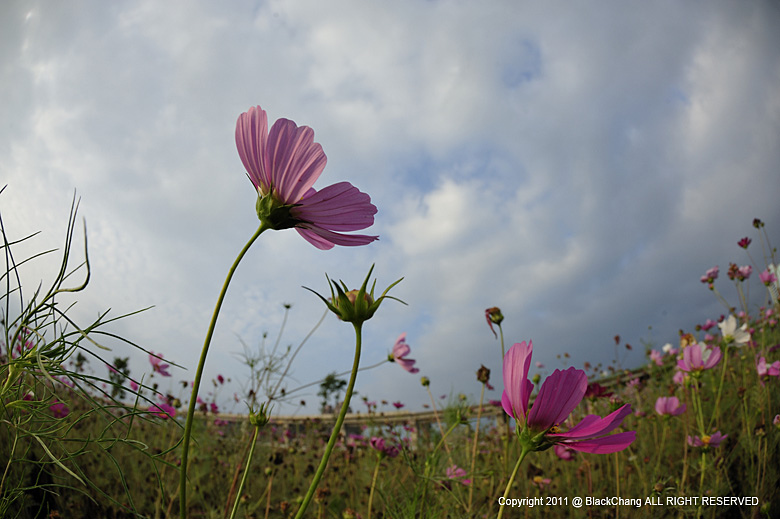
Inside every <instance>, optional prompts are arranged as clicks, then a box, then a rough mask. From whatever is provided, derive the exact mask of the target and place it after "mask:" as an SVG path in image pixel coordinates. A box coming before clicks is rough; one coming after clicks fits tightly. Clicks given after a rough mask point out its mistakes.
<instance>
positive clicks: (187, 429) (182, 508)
mask: <svg viewBox="0 0 780 519" xmlns="http://www.w3.org/2000/svg"><path fill="white" fill-rule="evenodd" d="M268 229H270V227H269V226H268V225H267V224H266V222H261V224H260V227H258V228H257V231H255V233H254V234H253V235H252V237H251V238H250V239H249V241H248V242H247V243H246V245H244V248H243V249H241V252H239V253H238V257H237V258H236V260H235V261H234V262H233V265H231V266H230V270H228V274H227V278H225V283H224V284H223V285H222V290H221V291H220V293H219V297H218V298H217V304H216V306H215V307H214V314H213V315H212V316H211V322H210V323H209V329H208V331H207V332H206V340H205V342H204V343H203V350H202V351H201V353H200V361H199V362H198V370H197V371H196V372H195V381H194V382H193V383H192V395H191V396H190V405H189V408H188V410H187V421H186V422H185V424H184V437H183V438H182V448H181V472H180V476H179V517H180V519H186V517H187V461H188V459H187V458H188V456H189V453H190V437H191V436H192V422H193V419H194V417H195V406H196V400H197V399H198V390H199V389H200V380H201V378H202V377H203V368H204V367H205V366H206V356H207V355H208V352H209V346H211V338H212V337H213V336H214V328H215V326H216V325H217V318H218V317H219V311H220V309H221V308H222V301H224V300H225V294H226V293H227V289H228V285H230V280H231V279H233V274H234V273H235V272H236V268H237V267H238V264H239V263H240V262H241V260H242V259H243V258H244V255H245V254H246V252H247V251H248V250H249V248H250V247H251V246H252V244H253V243H254V242H255V240H257V238H258V237H259V236H260V235H261V234H262V233H263V232H264V231H266V230H268Z"/></svg>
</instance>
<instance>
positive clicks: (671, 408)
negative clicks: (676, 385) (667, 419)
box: [655, 396, 686, 416]
mask: <svg viewBox="0 0 780 519" xmlns="http://www.w3.org/2000/svg"><path fill="white" fill-rule="evenodd" d="M685 407H686V406H685V404H683V405H680V400H679V399H678V398H677V397H676V396H660V397H658V400H656V401H655V412H656V413H658V414H660V415H661V416H665V415H668V416H679V415H681V414H683V413H684V412H685Z"/></svg>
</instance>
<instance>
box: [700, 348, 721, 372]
mask: <svg viewBox="0 0 780 519" xmlns="http://www.w3.org/2000/svg"><path fill="white" fill-rule="evenodd" d="M721 355H722V354H721V351H720V348H718V347H717V346H715V347H714V348H712V353H710V357H709V358H708V359H707V362H706V363H705V364H704V365H703V366H702V367H703V368H704V369H711V368H714V367H715V365H716V364H717V363H718V362H720V357H721Z"/></svg>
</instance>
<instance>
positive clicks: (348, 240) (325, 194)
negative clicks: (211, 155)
mask: <svg viewBox="0 0 780 519" xmlns="http://www.w3.org/2000/svg"><path fill="white" fill-rule="evenodd" d="M236 146H237V147H238V155H239V156H240V157H241V162H243V163H244V167H245V168H246V171H247V176H248V177H249V180H251V181H252V184H253V185H254V186H255V189H257V194H258V197H259V198H258V201H257V214H258V216H259V217H260V219H261V220H262V221H263V222H264V223H265V224H267V225H268V226H269V227H270V228H272V229H277V230H279V229H289V228H290V227H295V230H296V231H298V233H299V234H300V235H301V236H303V237H304V239H306V241H308V242H309V243H311V244H312V245H314V246H315V247H317V248H318V249H323V250H326V249H331V248H333V246H334V245H366V244H368V243H371V242H372V241H374V240H376V239H378V237H377V236H365V235H360V234H352V235H350V234H341V232H343V231H357V230H360V229H365V228H367V227H370V226H371V225H372V224H373V223H374V215H375V214H376V207H375V206H374V205H373V204H372V203H371V197H369V196H368V195H367V194H366V193H362V192H361V191H359V190H358V189H357V188H356V187H354V186H353V185H352V184H350V183H349V182H339V183H337V184H333V185H331V186H328V187H325V188H323V189H321V190H320V191H317V190H315V189H314V188H313V187H312V186H313V185H314V182H316V180H317V178H319V176H320V174H321V173H322V170H323V169H324V168H325V163H326V162H327V158H326V157H325V153H324V152H323V151H322V146H320V145H319V144H318V143H316V142H314V130H312V129H311V128H309V127H308V126H300V127H299V126H298V125H296V124H295V123H294V122H293V121H290V120H289V119H278V120H277V121H276V122H275V123H274V124H273V126H272V127H271V131H270V132H269V131H268V116H267V115H266V113H265V111H264V110H263V109H262V108H260V107H259V106H255V107H252V108H250V109H249V111H247V112H244V113H242V114H241V115H239V116H238V122H237V123H236Z"/></svg>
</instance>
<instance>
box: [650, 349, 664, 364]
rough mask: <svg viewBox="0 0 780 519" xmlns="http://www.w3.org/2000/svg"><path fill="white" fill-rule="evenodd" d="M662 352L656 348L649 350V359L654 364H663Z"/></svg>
mask: <svg viewBox="0 0 780 519" xmlns="http://www.w3.org/2000/svg"><path fill="white" fill-rule="evenodd" d="M663 358H664V354H663V353H661V352H660V351H658V350H650V360H652V361H653V362H654V363H655V365H656V366H663V365H664V361H663Z"/></svg>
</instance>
